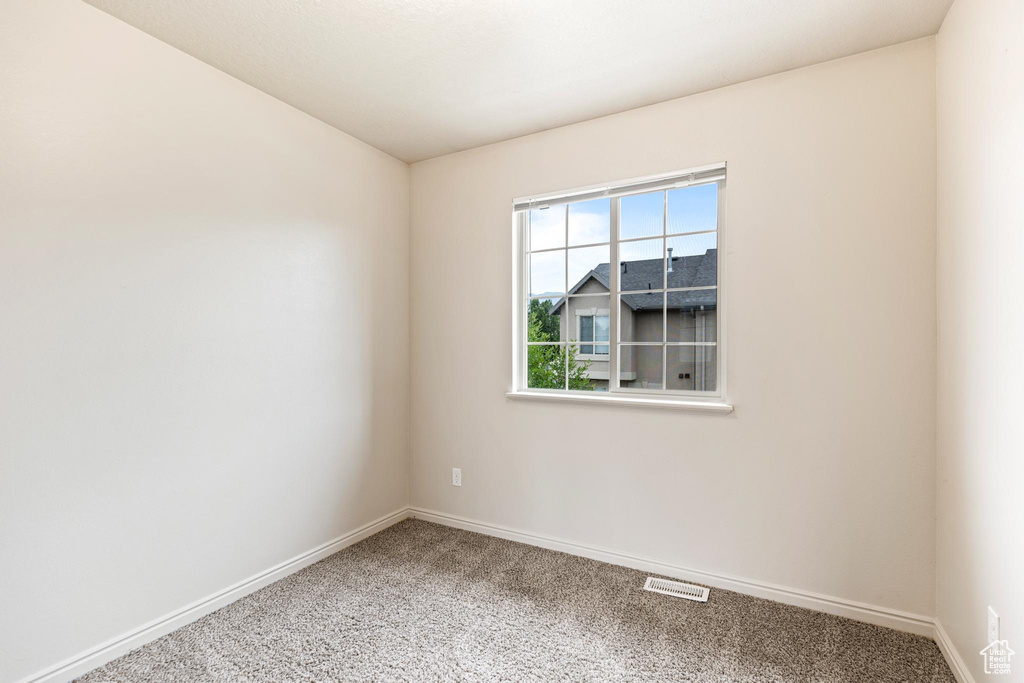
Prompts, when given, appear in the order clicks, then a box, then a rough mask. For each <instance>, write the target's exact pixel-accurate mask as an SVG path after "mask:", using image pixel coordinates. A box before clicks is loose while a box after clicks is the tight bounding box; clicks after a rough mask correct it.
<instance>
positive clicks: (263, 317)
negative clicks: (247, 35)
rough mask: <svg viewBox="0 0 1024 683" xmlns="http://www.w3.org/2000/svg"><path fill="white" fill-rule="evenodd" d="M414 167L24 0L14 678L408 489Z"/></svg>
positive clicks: (59, 4)
mask: <svg viewBox="0 0 1024 683" xmlns="http://www.w3.org/2000/svg"><path fill="white" fill-rule="evenodd" d="M408 206H409V196H408V167H407V166H405V165H404V164H402V163H400V162H398V161H396V160H394V159H392V158H390V157H388V156H386V155H384V154H383V153H381V152H378V151H376V150H374V149H372V148H370V147H368V146H366V145H364V144H362V143H360V142H357V141H356V140H354V139H352V138H351V137H348V136H346V135H344V134H342V133H340V132H338V131H337V130H334V129H332V128H330V127H328V126H326V125H324V124H323V123H320V122H318V121H316V120H314V119H312V118H310V117H309V116H306V115H304V114H302V113H300V112H298V111H297V110H295V109H292V108H291V107H288V106H287V105H284V104H282V103H281V102H278V101H276V100H274V99H272V98H271V97H269V96H267V95H264V94H262V93H260V92H258V91H256V90H254V89H252V88H250V87H248V86H246V85H243V84H242V83H240V82H238V81H236V80H234V79H232V78H230V77H228V76H226V75H224V74H223V73H221V72H219V71H217V70H215V69H213V68H211V67H209V66H206V65H204V64H202V63H200V62H198V61H196V60H194V59H192V58H191V57H188V56H186V55H184V54H183V53H180V52H178V51H176V50H174V49H173V48H171V47H169V46H167V45H165V44H163V43H161V42H159V41H157V40H155V39H154V38H151V37H149V36H147V35H144V34H142V33H140V32H138V31H136V30H135V29H132V28H130V27H128V26H127V25H125V24H122V23H121V22H119V21H117V20H115V19H113V18H111V17H109V16H107V15H106V14H103V13H101V12H100V11H98V10H96V9H94V8H92V7H89V6H87V5H85V4H83V3H80V2H77V1H76V0H32V1H31V2H29V1H27V0H26V1H20V0H16V1H14V2H4V3H2V5H0V387H2V388H0V557H2V561H0V586H3V604H2V607H0V643H2V646H0V650H2V652H0V680H3V681H7V680H11V679H12V678H17V677H21V676H24V675H28V674H31V673H32V672H34V671H38V670H40V669H41V668H43V667H46V666H49V665H52V664H54V663H56V662H57V661H58V660H60V659H62V658H64V657H68V656H71V655H75V654H77V653H79V652H81V651H83V650H85V649H87V648H90V647H92V646H95V645H97V644H98V643H100V642H101V641H103V640H105V639H107V638H110V637H113V636H117V635H120V634H121V633H123V632H126V631H128V630H130V629H134V628H136V627H138V626H140V625H142V624H143V623H144V622H146V621H149V620H150V619H154V618H157V617H160V616H163V615H165V614H167V613H169V612H171V611H173V610H176V609H178V608H181V607H183V606H185V605H186V604H188V603H190V602H192V601H193V600H196V599H199V598H203V597H205V596H207V595H209V594H211V593H214V592H215V591H219V590H221V589H223V588H226V587H227V586H229V585H230V584H232V583H234V582H236V581H239V580H241V579H245V578H247V577H249V576H252V575H253V574H255V573H257V572H260V571H263V570H265V569H267V568H269V567H271V566H273V565H275V564H277V563H279V562H281V561H283V560H286V559H289V558H291V557H293V556H295V555H297V554H299V553H301V552H304V551H307V550H309V549H311V548H313V547H315V546H317V545H319V544H321V543H323V542H325V541H328V540H330V539H332V538H335V537H337V536H339V535H341V534H343V533H347V532H349V531H351V530H353V529H355V528H357V527H359V526H361V525H363V524H365V523H366V522H368V521H370V520H372V519H375V518H377V517H379V516H381V515H384V514H386V513H388V512H391V511H393V510H395V509H396V508H400V507H402V506H404V505H405V504H406V501H407V495H408V477H407V475H408V472H407V470H408V459H407V438H406V437H407V431H406V422H407V419H406V415H407V406H408V398H407V396H408V378H407V374H408V324H407V319H408V298H407V297H408V248H407V234H408V233H407V231H408Z"/></svg>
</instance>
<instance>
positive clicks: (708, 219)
mask: <svg viewBox="0 0 1024 683" xmlns="http://www.w3.org/2000/svg"><path fill="white" fill-rule="evenodd" d="M717 229H718V183H710V184H708V185H694V186H693V187H680V188H679V189H676V190H669V191H668V233H669V234H670V235H671V234H673V233H681V232H699V231H701V230H717Z"/></svg>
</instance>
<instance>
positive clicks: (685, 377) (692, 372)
mask: <svg viewBox="0 0 1024 683" xmlns="http://www.w3.org/2000/svg"><path fill="white" fill-rule="evenodd" d="M717 358H718V349H717V347H714V346H669V347H667V356H666V359H667V362H668V366H667V367H668V381H667V384H668V388H669V389H672V390H674V391H717V390H718V382H717V380H718V372H717V365H716V360H717Z"/></svg>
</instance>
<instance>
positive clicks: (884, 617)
mask: <svg viewBox="0 0 1024 683" xmlns="http://www.w3.org/2000/svg"><path fill="white" fill-rule="evenodd" d="M407 517H416V518H418V519H423V520H425V521H428V522H435V523H437V524H443V525H445V526H451V527H455V528H458V529H466V530H467V531H475V532H477V533H481V534H485V535H487V536H495V537H498V538H505V539H508V540H511V541H518V542H519V543H526V544H528V545H534V546H538V547H541V548H548V549H550V550H557V551H559V552H564V553H568V554H570V555H578V556H580V557H588V558H590V559H593V560H598V561H600V562H607V563H609V564H615V565H620V566H623V567H629V568H631V569H637V570H640V571H645V572H650V573H652V574H660V575H663V576H670V577H672V578H677V579H682V580H685V581H693V582H696V583H701V584H704V585H707V586H712V587H714V588H722V589H724V590H731V591H735V592H737V593H743V594H745V595H752V596H755V597H759V598H766V599H768V600H774V601H776V602H781V603H784V604H787V605H794V606H796V607H805V608H808V609H813V610H816V611H819V612H825V613H827V614H834V615H837V616H841V617H847V618H850V619H854V620H856V621H862V622H866V623H868V624H875V625H877V626H886V627H888V628H894V629H897V630H900V631H907V632H909V633H915V634H917V635H922V636H927V637H929V638H933V639H935V641H936V642H937V643H938V646H939V649H940V650H941V651H942V655H943V656H944V657H945V659H946V662H947V663H948V664H949V667H950V669H951V670H952V671H953V675H954V676H955V677H956V679H957V682H958V683H974V680H973V678H971V675H970V672H969V670H968V669H967V667H966V666H965V665H964V662H963V660H962V659H961V657H960V655H959V653H958V652H957V650H956V648H955V647H954V646H953V644H952V642H951V641H950V640H949V636H948V635H947V634H946V632H945V630H944V629H943V628H942V624H941V623H938V622H936V621H935V620H933V619H932V618H930V617H925V616H922V615H919V614H911V613H909V612H902V611H899V610H892V609H888V608H885V607H878V606H875V605H868V604H865V603H860V602H855V601H852V600H846V599H843V598H836V597H831V596H827V595H821V594H818V593H812V592H809V591H804V590H800V589H797V588H789V587H786V586H777V585H773V584H768V583H764V582H761V581H755V580H753V579H744V578H739V577H734V576H726V575H722V574H716V573H714V572H707V571H702V570H699V569H689V568H686V567H679V566H676V565H671V564H666V563H664V562H659V561H657V560H651V559H648V558H643V557H638V556H635V555H629V554H626V553H621V552H618V551H615V550H610V549H607V548H600V547H596V546H590V545H585V544H582V543H575V542H573V541H567V540H564V539H559V538H554V537H551V536H545V535H542V534H534V533H530V532H526V531H520V530H517V529H512V528H509V527H504V526H500V525H496V524H488V523H485V522H478V521H475V520H471V519H466V518H464V517H458V516H455V515H448V514H444V513H441V512H435V511H433V510H425V509H422V508H412V507H410V508H402V509H400V510H396V511H395V512H392V513H391V514H389V515H385V516H384V517H381V518H379V519H376V520H374V521H372V522H370V523H369V524H366V525H364V526H362V527H360V528H358V529H356V530H355V531H352V532H350V533H348V534H345V535H344V536H339V537H338V538H336V539H334V540H332V541H328V542H327V543H324V544H323V545H320V546H317V547H316V548H313V549H312V550H309V551H307V552H305V553H303V554H301V555H298V556H296V557H294V558H292V559H290V560H287V561H285V562H282V563H281V564H279V565H276V566H274V567H271V568H270V569H267V570H266V571H264V572H261V573H259V574H257V575H255V576H253V577H250V578H248V579H245V580H244V581H240V582H238V583H236V584H234V585H233V586H229V587H228V588H225V589H224V590H222V591H219V592H217V593H215V594H213V595H210V596H208V597H206V598H204V599H202V600H198V601H196V602H194V603H192V604H190V605H187V606H185V607H182V608H181V609H179V610H176V611H175V612H172V613H171V614H168V615H166V616H164V617H161V618H159V619H156V620H154V621H151V622H149V623H147V624H144V625H142V626H140V627H138V628H136V629H133V630H132V631H129V632H128V633H125V634H122V635H121V636H118V637H116V638H112V639H111V640H108V641H106V642H105V643H101V644H100V645H97V646H96V647H94V648H90V649H89V650H86V651H85V652H82V653H79V654H78V655H75V656H74V657H70V658H68V659H66V660H64V661H62V662H59V663H57V664H55V665H53V666H51V667H48V668H47V669H44V670H43V671H40V672H38V673H35V674H33V675H31V676H28V677H27V678H24V679H22V680H21V681H19V683H44V682H45V683H53V682H56V681H66V680H69V679H71V678H74V677H76V676H80V675H81V674H83V673H86V672H87V671H91V670H92V669H95V668H96V667H99V666H102V665H104V664H106V663H107V662H109V661H111V660H113V659H116V658H117V657H120V656H121V655H123V654H125V653H126V652H129V651H131V650H134V649H135V648H137V647H140V646H142V645H145V644H146V643H148V642H150V641H153V640H156V639H157V638H159V637H161V636H163V635H166V634H168V633H170V632H171V631H174V630H175V629H178V628H180V627H182V626H184V625H186V624H189V623H191V622H193V621H196V620H197V619H199V618H200V617H203V616H205V615H207V614H209V613H211V612H214V611H216V610H218V609H220V608H221V607H223V606H225V605H227V604H230V603H232V602H234V601H235V600H238V599H239V598H242V597H244V596H246V595H248V594H249V593H252V592H254V591H256V590H258V589H260V588H262V587H264V586H266V585H268V584H271V583H273V582H274V581H278V580H280V579H283V578H284V577H286V576H288V575H289V574H294V573H295V572H297V571H299V570H300V569H303V568H305V567H308V566H309V565H311V564H313V563H314V562H318V561H320V560H322V559H323V558H325V557H327V556H328V555H333V554H334V553H336V552H338V551H339V550H342V549H344V548H347V547H348V546H350V545H354V544H355V543H358V542H359V541H361V540H363V539H365V538H368V537H369V536H372V535H373V534H375V533H377V532H379V531H382V530H384V529H386V528H387V527H389V526H391V525H393V524H397V523H398V522H400V521H402V520H403V519H406V518H407Z"/></svg>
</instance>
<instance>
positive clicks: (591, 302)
mask: <svg viewBox="0 0 1024 683" xmlns="http://www.w3.org/2000/svg"><path fill="white" fill-rule="evenodd" d="M609 301H610V297H609V296H608V295H603V296H571V297H569V311H568V313H569V320H570V321H571V325H572V327H571V328H570V333H569V334H570V337H569V341H570V342H578V343H579V346H578V349H577V350H578V351H579V352H580V353H581V354H583V355H587V356H590V355H605V356H607V355H608V344H592V343H587V342H595V341H603V342H607V341H608V312H609ZM602 360H605V359H602ZM605 369H606V370H607V368H605ZM606 379H607V378H606Z"/></svg>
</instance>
